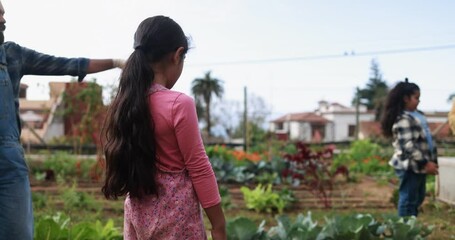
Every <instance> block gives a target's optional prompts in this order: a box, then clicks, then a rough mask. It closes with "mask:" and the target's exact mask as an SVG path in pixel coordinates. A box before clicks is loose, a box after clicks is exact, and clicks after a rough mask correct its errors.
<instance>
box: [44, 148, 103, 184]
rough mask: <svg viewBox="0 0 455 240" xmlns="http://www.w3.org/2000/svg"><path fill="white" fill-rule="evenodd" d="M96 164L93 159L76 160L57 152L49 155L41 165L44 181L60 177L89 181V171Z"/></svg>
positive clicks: (64, 153) (65, 153)
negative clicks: (44, 174)
mask: <svg viewBox="0 0 455 240" xmlns="http://www.w3.org/2000/svg"><path fill="white" fill-rule="evenodd" d="M96 164H97V162H96V160H95V159H78V158H77V157H76V156H75V155H71V154H69V153H67V152H63V151H58V152H55V153H53V154H50V155H49V156H48V157H47V158H46V159H45V161H44V163H43V169H44V172H45V173H46V176H45V177H44V178H45V179H46V180H53V179H54V178H56V177H58V176H60V177H63V178H65V179H70V178H75V177H76V178H80V179H85V180H90V179H91V176H90V174H91V169H93V168H94V166H95V165H96Z"/></svg>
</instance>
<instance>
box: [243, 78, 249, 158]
mask: <svg viewBox="0 0 455 240" xmlns="http://www.w3.org/2000/svg"><path fill="white" fill-rule="evenodd" d="M247 99H248V98H247V90H246V86H245V87H244V88H243V151H245V152H248V139H249V137H248V101H247Z"/></svg>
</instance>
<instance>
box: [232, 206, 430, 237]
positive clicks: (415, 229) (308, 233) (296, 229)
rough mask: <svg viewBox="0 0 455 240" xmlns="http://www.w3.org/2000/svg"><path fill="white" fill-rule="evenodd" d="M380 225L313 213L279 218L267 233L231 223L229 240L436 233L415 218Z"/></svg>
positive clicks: (241, 221)
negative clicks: (319, 217)
mask: <svg viewBox="0 0 455 240" xmlns="http://www.w3.org/2000/svg"><path fill="white" fill-rule="evenodd" d="M384 217H385V218H384V219H385V220H383V221H382V222H381V221H378V220H377V219H375V218H374V217H373V216H371V215H370V214H354V215H349V216H335V217H332V218H328V217H326V218H325V223H323V224H318V223H317V222H315V221H313V220H312V217H311V212H308V213H307V215H303V214H299V215H298V216H297V217H296V218H295V221H291V219H290V218H289V217H288V216H287V215H279V216H276V217H275V219H276V222H277V224H276V225H274V226H271V227H270V229H269V230H268V231H267V232H266V234H265V230H264V225H265V222H264V221H263V222H262V223H261V224H260V225H259V227H256V224H254V222H252V221H251V220H249V219H247V218H244V217H242V218H237V219H235V220H233V221H231V222H228V234H229V235H228V239H261V240H288V239H305V240H333V239H337V240H345V239H346V240H379V239H388V240H403V239H414V240H417V239H425V238H426V237H428V236H429V235H430V234H431V233H432V229H433V226H426V225H423V224H421V223H419V222H418V221H417V218H415V217H406V218H399V217H395V216H384Z"/></svg>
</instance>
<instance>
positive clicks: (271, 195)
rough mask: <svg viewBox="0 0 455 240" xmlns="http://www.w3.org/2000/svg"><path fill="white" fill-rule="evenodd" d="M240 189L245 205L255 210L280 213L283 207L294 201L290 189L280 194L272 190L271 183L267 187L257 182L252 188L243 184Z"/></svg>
mask: <svg viewBox="0 0 455 240" xmlns="http://www.w3.org/2000/svg"><path fill="white" fill-rule="evenodd" d="M240 191H241V192H242V193H243V197H244V200H245V203H246V207H247V208H248V209H254V210H255V211H257V212H267V213H272V212H274V211H278V213H282V212H283V210H284V208H286V207H287V206H288V205H289V204H290V203H291V202H292V201H294V198H293V196H292V192H291V191H290V190H284V191H282V192H281V193H282V194H280V193H278V192H274V191H273V190H272V184H268V185H267V187H265V186H262V184H258V185H257V186H256V188H255V189H253V190H251V189H249V188H247V187H245V186H243V187H241V188H240ZM280 195H282V196H280Z"/></svg>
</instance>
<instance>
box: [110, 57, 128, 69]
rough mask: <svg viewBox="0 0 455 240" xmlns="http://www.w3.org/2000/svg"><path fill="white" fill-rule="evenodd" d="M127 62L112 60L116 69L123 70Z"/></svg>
mask: <svg viewBox="0 0 455 240" xmlns="http://www.w3.org/2000/svg"><path fill="white" fill-rule="evenodd" d="M125 62H126V61H125V60H124V59H112V66H113V67H114V68H121V69H123V68H124V67H125Z"/></svg>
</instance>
